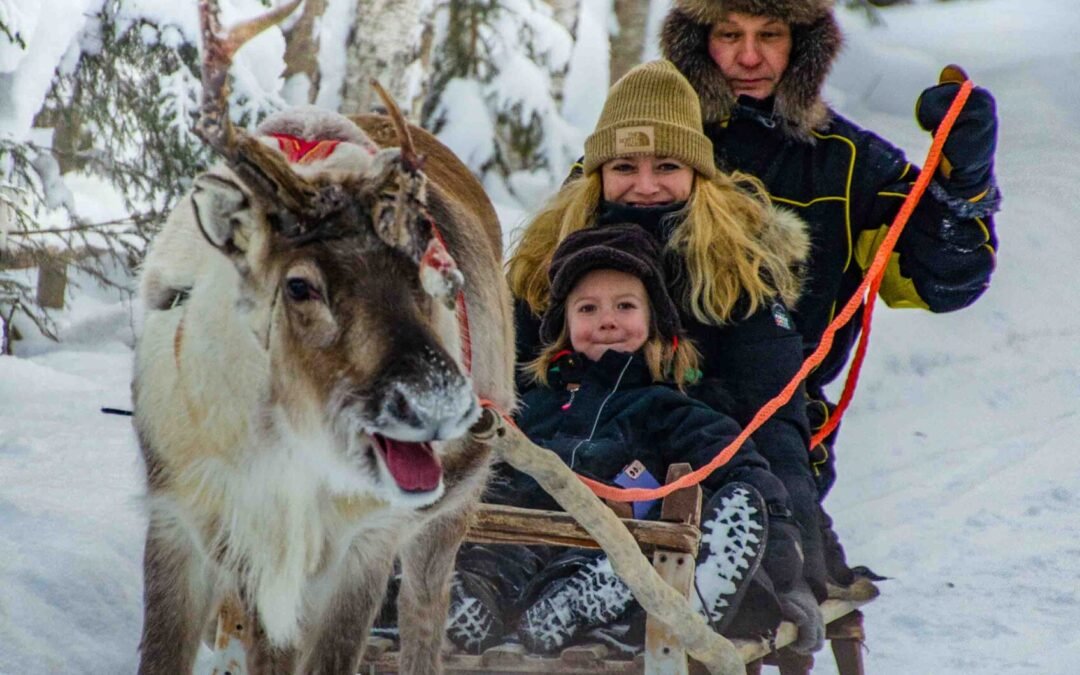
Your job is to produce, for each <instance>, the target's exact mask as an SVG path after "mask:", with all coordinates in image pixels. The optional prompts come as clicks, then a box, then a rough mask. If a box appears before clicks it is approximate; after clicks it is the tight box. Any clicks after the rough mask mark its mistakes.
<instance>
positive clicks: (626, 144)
mask: <svg viewBox="0 0 1080 675" xmlns="http://www.w3.org/2000/svg"><path fill="white" fill-rule="evenodd" d="M655 151H656V132H655V130H654V128H653V127H651V126H649V127H625V128H623V129H616V130H615V152H616V153H617V154H621V153H624V152H635V153H637V152H640V153H652V152H655Z"/></svg>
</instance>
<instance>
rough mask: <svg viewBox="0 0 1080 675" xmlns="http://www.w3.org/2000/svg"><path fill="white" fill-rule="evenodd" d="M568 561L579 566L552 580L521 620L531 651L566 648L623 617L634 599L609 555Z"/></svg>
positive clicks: (519, 626) (522, 635)
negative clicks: (616, 571) (580, 637)
mask: <svg viewBox="0 0 1080 675" xmlns="http://www.w3.org/2000/svg"><path fill="white" fill-rule="evenodd" d="M571 555H575V554H571ZM567 564H568V565H572V566H574V567H576V568H577V569H576V570H575V571H573V572H572V573H570V574H569V575H567V576H562V577H559V578H556V579H554V580H552V581H550V582H548V583H547V584H546V586H544V587H543V589H542V591H541V592H540V593H539V596H538V597H537V599H536V600H535V601H533V602H532V603H531V604H529V606H528V607H527V608H526V609H525V611H524V612H523V613H522V615H521V618H520V619H519V620H518V624H517V635H518V638H519V639H520V640H521V643H522V644H523V645H525V648H526V649H527V650H529V651H530V652H533V653H550V652H553V651H555V650H556V649H559V648H561V647H564V646H566V645H567V644H569V643H570V642H571V641H572V640H573V639H574V638H575V637H576V636H578V635H580V634H582V633H585V632H587V631H589V630H591V629H593V628H596V627H597V626H601V625H604V624H607V623H610V622H612V621H614V620H615V619H617V618H619V617H620V616H621V615H622V614H623V613H624V612H626V610H627V609H628V608H629V607H630V605H631V602H632V601H633V595H632V594H631V593H630V589H629V588H628V587H627V586H626V584H624V583H623V582H622V580H621V579H619V577H618V576H617V575H616V574H615V572H614V571H613V570H612V569H611V562H610V561H609V560H608V559H607V556H604V555H600V556H580V557H577V558H576V559H575V560H573V561H572V562H570V563H567ZM556 565H559V563H556Z"/></svg>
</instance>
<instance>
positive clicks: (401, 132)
mask: <svg viewBox="0 0 1080 675" xmlns="http://www.w3.org/2000/svg"><path fill="white" fill-rule="evenodd" d="M371 86H372V88H374V89H375V93H376V94H378V95H379V98H380V99H382V102H383V105H385V106H386V111H387V112H388V113H389V115H390V121H391V122H393V123H394V131H396V132H397V137H398V145H399V146H400V148H401V163H402V165H403V166H404V167H405V168H406V169H407V170H408V171H410V172H413V173H415V172H417V171H419V170H420V169H422V168H423V166H424V160H425V159H426V157H424V156H423V155H418V154H417V153H416V147H415V146H414V145H413V141H412V134H410V133H409V125H408V123H406V122H405V116H404V115H402V114H401V108H399V107H398V105H397V103H395V102H394V99H393V98H391V97H390V94H388V93H387V92H386V89H384V88H383V86H382V85H381V84H380V83H379V81H378V80H376V79H375V78H371Z"/></svg>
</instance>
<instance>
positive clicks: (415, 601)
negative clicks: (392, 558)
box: [398, 511, 468, 675]
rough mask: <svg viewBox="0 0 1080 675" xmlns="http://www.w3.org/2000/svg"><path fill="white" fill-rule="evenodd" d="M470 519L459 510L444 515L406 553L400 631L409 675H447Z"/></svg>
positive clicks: (403, 666) (405, 671)
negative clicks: (461, 552)
mask: <svg viewBox="0 0 1080 675" xmlns="http://www.w3.org/2000/svg"><path fill="white" fill-rule="evenodd" d="M467 515H468V514H467V513H466V512H463V511H458V512H451V513H447V514H446V515H442V516H439V517H438V518H436V519H435V520H433V521H432V522H430V523H429V524H427V525H426V526H425V527H424V529H423V530H422V531H421V532H420V533H419V534H418V535H417V536H416V537H414V538H413V539H412V541H410V542H409V543H408V544H407V545H406V546H405V548H404V550H403V551H402V553H401V572H402V575H401V590H400V592H399V594H398V628H399V630H400V631H401V672H402V673H403V674H404V675H438V674H440V673H442V644H443V636H444V634H445V632H446V613H447V610H448V609H449V605H450V575H451V574H452V573H453V571H454V560H455V559H456V558H457V551H458V547H459V546H461V540H462V538H463V537H464V536H465V531H466V529H467V528H468V517H467Z"/></svg>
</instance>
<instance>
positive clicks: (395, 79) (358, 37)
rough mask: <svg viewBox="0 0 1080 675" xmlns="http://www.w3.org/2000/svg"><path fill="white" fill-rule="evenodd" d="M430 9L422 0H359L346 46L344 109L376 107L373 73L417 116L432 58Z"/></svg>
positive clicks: (361, 110)
mask: <svg viewBox="0 0 1080 675" xmlns="http://www.w3.org/2000/svg"><path fill="white" fill-rule="evenodd" d="M431 11H432V8H431V3H430V1H425V0H359V2H358V4H357V9H356V23H355V24H354V25H353V28H352V31H351V33H350V36H349V42H348V44H347V45H346V47H345V49H346V57H345V58H346V62H345V83H344V87H343V92H342V102H341V108H342V112H343V113H346V114H362V113H367V112H371V111H372V110H375V109H378V108H379V107H380V105H381V104H380V102H379V99H378V96H377V95H376V94H375V92H374V90H373V89H372V88H371V84H370V81H371V78H377V79H378V80H379V82H380V83H381V84H382V86H383V87H385V88H386V91H387V92H389V93H390V95H391V96H392V97H393V98H394V101H395V102H396V103H397V104H398V106H399V107H400V108H401V111H402V112H403V113H404V114H405V116H406V117H409V118H410V119H411V120H416V119H419V111H420V104H421V103H422V101H423V93H424V92H423V85H424V83H425V82H426V80H427V70H428V68H429V63H430V51H431Z"/></svg>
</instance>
